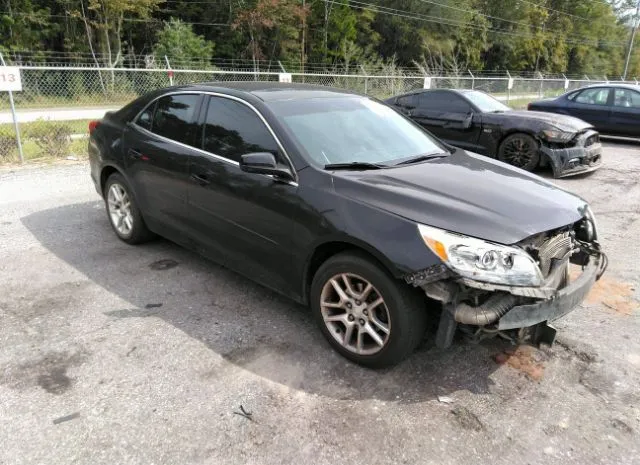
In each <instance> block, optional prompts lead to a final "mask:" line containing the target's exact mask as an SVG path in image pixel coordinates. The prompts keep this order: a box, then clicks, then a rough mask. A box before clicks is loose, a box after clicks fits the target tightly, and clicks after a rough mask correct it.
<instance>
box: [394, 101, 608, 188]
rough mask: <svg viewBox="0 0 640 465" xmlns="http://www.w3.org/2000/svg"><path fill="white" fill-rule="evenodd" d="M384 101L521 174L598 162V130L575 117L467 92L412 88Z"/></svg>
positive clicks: (579, 168)
mask: <svg viewBox="0 0 640 465" xmlns="http://www.w3.org/2000/svg"><path fill="white" fill-rule="evenodd" d="M386 102H387V103H388V104H390V105H392V106H393V107H394V108H396V109H398V110H399V111H400V112H402V113H404V114H405V115H407V116H409V117H410V118H412V119H413V120H414V121H415V122H416V123H418V124H420V125H421V126H422V127H424V128H425V129H427V130H429V131H430V132H431V133H433V134H434V135H435V136H437V137H439V138H440V139H442V140H444V141H445V142H447V143H449V144H451V145H455V146H456V147H460V148H463V149H465V150H470V151H473V152H476V153H480V154H482V155H487V156H489V157H494V158H497V159H499V160H501V161H504V162H505V163H509V164H511V165H514V166H517V167H518V168H522V169H525V170H527V171H533V170H535V169H536V168H538V167H545V166H550V167H551V169H552V171H553V175H554V177H563V176H571V175H575V174H581V173H587V172H591V171H595V170H597V169H598V168H599V167H600V166H601V164H602V147H601V145H600V140H599V135H598V132H597V131H596V130H595V129H594V128H593V126H592V125H591V124H589V123H586V122H584V121H582V120H580V119H577V118H572V117H570V116H562V115H552V114H549V113H542V112H533V111H516V110H512V109H511V108H509V107H508V106H507V105H505V104H503V103H502V102H500V101H498V100H496V99H495V98H493V97H492V96H491V95H489V94H487V93H485V92H481V91H478V90H470V89H430V90H418V91H414V92H411V93H408V94H404V95H399V96H397V97H392V98H390V99H388V100H387V101H386Z"/></svg>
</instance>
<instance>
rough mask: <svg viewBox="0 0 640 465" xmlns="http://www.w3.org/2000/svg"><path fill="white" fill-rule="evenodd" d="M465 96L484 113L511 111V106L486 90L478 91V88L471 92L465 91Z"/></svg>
mask: <svg viewBox="0 0 640 465" xmlns="http://www.w3.org/2000/svg"><path fill="white" fill-rule="evenodd" d="M464 96H465V97H467V98H468V99H469V100H470V101H471V103H473V104H474V105H475V106H476V107H478V109H479V110H480V111H481V112H482V113H491V112H496V111H509V110H511V108H509V107H508V106H506V105H505V104H504V103H502V102H500V101H499V100H496V99H495V98H493V97H492V96H491V95H488V94H485V93H484V92H478V91H477V90H475V91H471V92H465V93H464Z"/></svg>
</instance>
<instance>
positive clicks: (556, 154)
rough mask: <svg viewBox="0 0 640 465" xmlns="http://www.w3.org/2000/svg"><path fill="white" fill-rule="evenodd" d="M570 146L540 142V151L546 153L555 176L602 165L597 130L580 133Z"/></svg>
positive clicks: (580, 172) (571, 173) (572, 174)
mask: <svg viewBox="0 0 640 465" xmlns="http://www.w3.org/2000/svg"><path fill="white" fill-rule="evenodd" d="M572 143H573V145H572V146H571V147H563V146H561V145H560V144H549V143H545V142H543V143H541V145H540V152H541V153H542V154H543V155H546V158H547V161H548V162H549V164H550V165H551V169H552V170H553V176H554V177H555V178H563V177H566V176H574V175H576V174H583V173H589V172H591V171H595V170H597V169H598V168H600V166H602V145H601V144H600V136H599V134H598V132H596V131H593V130H590V131H586V132H584V133H582V134H580V135H579V136H578V137H577V138H576V139H574V141H573V142H572Z"/></svg>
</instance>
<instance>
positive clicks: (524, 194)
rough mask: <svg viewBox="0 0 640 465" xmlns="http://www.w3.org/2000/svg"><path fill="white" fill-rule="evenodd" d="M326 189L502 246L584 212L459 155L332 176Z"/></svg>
mask: <svg viewBox="0 0 640 465" xmlns="http://www.w3.org/2000/svg"><path fill="white" fill-rule="evenodd" d="M333 183H334V189H335V191H336V193H337V194H338V195H340V196H342V197H345V198H349V199H352V200H354V201H357V202H360V203H366V204H369V205H371V206H373V207H376V208H379V209H382V210H385V211H388V212H390V213H393V214H395V215H399V216H402V217H404V218H407V219H409V220H412V221H415V222H416V223H422V224H426V225H429V226H434V227H437V228H441V229H445V230H448V231H453V232H457V233H460V234H464V235H468V236H473V237H478V238H481V239H485V240H489V241H493V242H498V243H501V244H513V243H516V242H519V241H521V240H523V239H525V238H527V237H529V236H531V235H533V234H536V233H539V232H543V231H548V230H551V229H555V228H558V227H561V226H566V225H569V224H571V223H574V222H576V221H578V220H579V219H580V218H582V217H583V216H584V213H585V209H586V206H587V204H586V202H585V201H584V200H582V199H581V198H579V197H577V196H575V195H573V194H571V193H569V192H566V191H564V190H562V189H560V188H559V187H557V186H555V185H553V184H551V183H549V182H547V181H545V180H543V179H542V178H540V177H538V176H535V175H532V174H529V173H527V172H526V171H523V170H520V169H518V168H514V167H512V166H509V165H506V164H504V163H501V162H499V161H496V160H492V159H489V158H485V157H482V156H481V155H476V154H472V153H468V152H464V151H462V150H457V151H456V152H454V153H453V154H452V155H449V156H445V157H442V158H436V159H432V160H429V161H427V162H424V163H417V164H412V165H406V166H401V167H397V168H388V169H381V170H369V171H335V172H334V173H333Z"/></svg>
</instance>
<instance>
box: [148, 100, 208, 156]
mask: <svg viewBox="0 0 640 465" xmlns="http://www.w3.org/2000/svg"><path fill="white" fill-rule="evenodd" d="M199 98H200V96H199V95H197V94H181V95H180V94H179V95H167V96H166V97H162V98H160V99H158V101H157V103H156V108H155V112H154V114H153V122H152V126H151V131H152V132H153V133H154V134H158V135H159V136H162V137H166V138H168V139H171V140H175V141H177V142H182V143H183V144H189V145H193V140H194V135H195V133H196V130H197V122H196V121H195V118H194V116H195V115H194V112H195V110H196V105H197V103H198V99H199Z"/></svg>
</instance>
